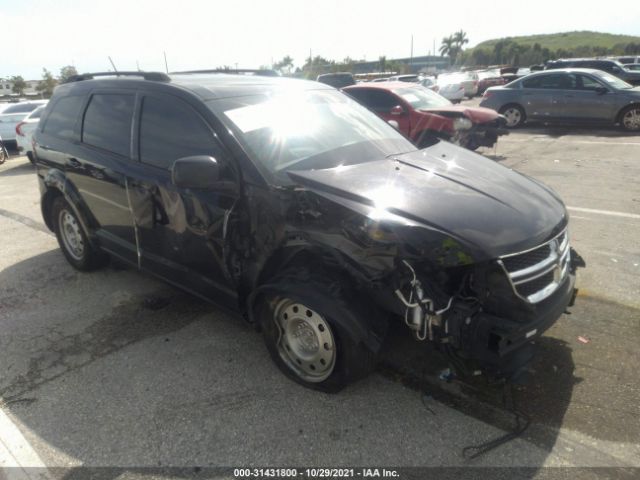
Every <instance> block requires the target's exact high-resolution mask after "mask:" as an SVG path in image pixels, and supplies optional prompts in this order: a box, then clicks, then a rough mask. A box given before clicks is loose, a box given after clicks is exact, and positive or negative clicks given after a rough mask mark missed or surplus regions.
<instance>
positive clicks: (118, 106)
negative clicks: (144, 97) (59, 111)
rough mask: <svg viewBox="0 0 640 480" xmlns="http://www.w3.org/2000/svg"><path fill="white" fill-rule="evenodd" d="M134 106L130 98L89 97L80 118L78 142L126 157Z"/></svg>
mask: <svg viewBox="0 0 640 480" xmlns="http://www.w3.org/2000/svg"><path fill="white" fill-rule="evenodd" d="M134 105H135V97H134V96H133V95H121V94H111V93H109V94H96V95H93V96H92V97H91V101H90V102H89V106H88V107H87V111H86V112H85V114H84V122H83V124H82V142H83V143H86V144H88V145H92V146H94V147H99V148H102V149H104V150H108V151H110V152H113V153H117V154H118V155H122V156H124V157H128V156H129V150H130V145H131V121H132V118H133V107H134Z"/></svg>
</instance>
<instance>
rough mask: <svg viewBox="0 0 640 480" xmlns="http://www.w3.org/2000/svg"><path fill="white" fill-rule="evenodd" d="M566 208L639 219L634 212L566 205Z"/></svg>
mask: <svg viewBox="0 0 640 480" xmlns="http://www.w3.org/2000/svg"><path fill="white" fill-rule="evenodd" d="M567 209H568V210H572V211H574V212H582V213H596V214H598V215H608V216H610V217H624V218H633V219H636V220H640V215H638V214H636V213H626V212H614V211H612V210H595V209H593V208H582V207H567Z"/></svg>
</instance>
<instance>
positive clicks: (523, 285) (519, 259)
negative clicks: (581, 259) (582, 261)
mask: <svg viewBox="0 0 640 480" xmlns="http://www.w3.org/2000/svg"><path fill="white" fill-rule="evenodd" d="M570 250H571V249H570V248H569V234H568V233H567V231H566V230H565V231H564V232H562V233H561V234H560V235H558V236H557V237H555V238H554V239H553V240H550V241H549V242H547V243H545V244H543V245H540V246H539V247H536V248H532V249H531V250H527V251H526V252H520V253H514V254H511V255H505V256H503V257H500V259H499V260H498V263H499V264H500V265H501V266H502V268H503V269H504V271H505V273H506V274H507V276H508V278H509V281H510V282H511V286H512V287H513V290H514V292H515V293H516V295H518V296H519V297H520V298H522V299H524V300H526V301H527V302H530V303H537V302H540V301H542V300H544V299H545V298H547V297H548V296H549V295H551V294H552V293H553V292H555V290H556V289H557V288H558V286H559V285H560V284H561V283H562V281H563V280H564V278H565V277H566V276H567V274H568V273H569V261H570V258H569V257H570Z"/></svg>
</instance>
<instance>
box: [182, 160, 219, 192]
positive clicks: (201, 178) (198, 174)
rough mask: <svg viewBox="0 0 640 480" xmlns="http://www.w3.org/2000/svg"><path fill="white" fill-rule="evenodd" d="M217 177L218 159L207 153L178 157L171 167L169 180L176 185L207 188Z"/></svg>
mask: <svg viewBox="0 0 640 480" xmlns="http://www.w3.org/2000/svg"><path fill="white" fill-rule="evenodd" d="M219 178H220V166H219V165H218V161H217V160H216V159H215V158H213V157H209V156H207V155H196V156H193V157H183V158H179V159H178V160H176V161H175V162H174V163H173V166H172V167H171V181H172V182H173V184H174V185H175V186H176V187H182V188H197V189H207V188H211V187H212V186H213V185H214V184H215V183H216V182H217V181H218V179H219Z"/></svg>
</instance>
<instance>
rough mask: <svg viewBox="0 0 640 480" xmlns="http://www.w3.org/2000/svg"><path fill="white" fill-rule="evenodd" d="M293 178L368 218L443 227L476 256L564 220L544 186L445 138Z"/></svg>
mask: <svg viewBox="0 0 640 480" xmlns="http://www.w3.org/2000/svg"><path fill="white" fill-rule="evenodd" d="M287 173H288V174H289V176H290V177H291V178H292V179H293V180H294V181H295V182H296V183H298V184H299V185H302V186H304V187H306V188H307V189H308V190H311V191H313V192H315V193H317V194H318V195H320V196H323V197H325V198H328V199H329V200H331V201H333V202H337V203H340V204H342V205H344V206H347V207H349V208H350V209H352V210H357V211H358V212H360V213H363V214H364V215H366V216H368V217H369V218H372V219H376V218H385V219H391V220H390V221H392V222H393V223H398V224H401V225H407V226H412V227H415V226H418V227H421V228H423V229H426V230H429V231H433V230H436V231H438V232H441V233H444V234H445V235H447V236H448V237H451V238H453V239H455V240H456V241H458V242H460V243H462V244H464V245H467V247H468V248H469V249H470V251H472V252H475V253H474V254H473V257H474V258H475V260H476V261H478V260H480V259H489V258H496V257H498V256H501V255H505V254H509V253H516V252H521V251H524V250H527V249H529V248H533V247H535V246H538V245H540V244H542V243H544V242H545V241H546V240H548V239H550V238H551V237H552V236H554V235H556V234H558V233H560V231H561V230H562V229H564V227H565V226H566V224H567V213H566V209H565V207H564V204H563V203H562V201H561V200H560V198H559V197H558V196H557V195H556V194H555V193H554V192H553V191H552V190H551V189H550V188H548V187H546V186H544V185H542V184H541V183H538V182H537V181H534V180H532V179H530V178H528V177H526V176H525V175H522V174H520V173H517V172H514V171H512V170H510V169H508V168H505V167H503V166H501V165H499V164H497V163H495V162H494V161H492V160H489V159H487V158H485V157H482V156H481V155H478V154H475V153H472V152H469V151H468V150H466V149H463V148H460V147H456V146H453V145H451V144H449V143H447V142H439V143H438V144H436V145H434V146H432V147H429V148H427V149H424V150H419V151H416V152H412V153H407V154H403V155H398V156H397V157H395V158H390V159H381V160H377V161H372V162H366V163H361V164H356V165H350V166H342V167H337V168H332V169H326V170H305V171H289V172H287Z"/></svg>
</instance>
